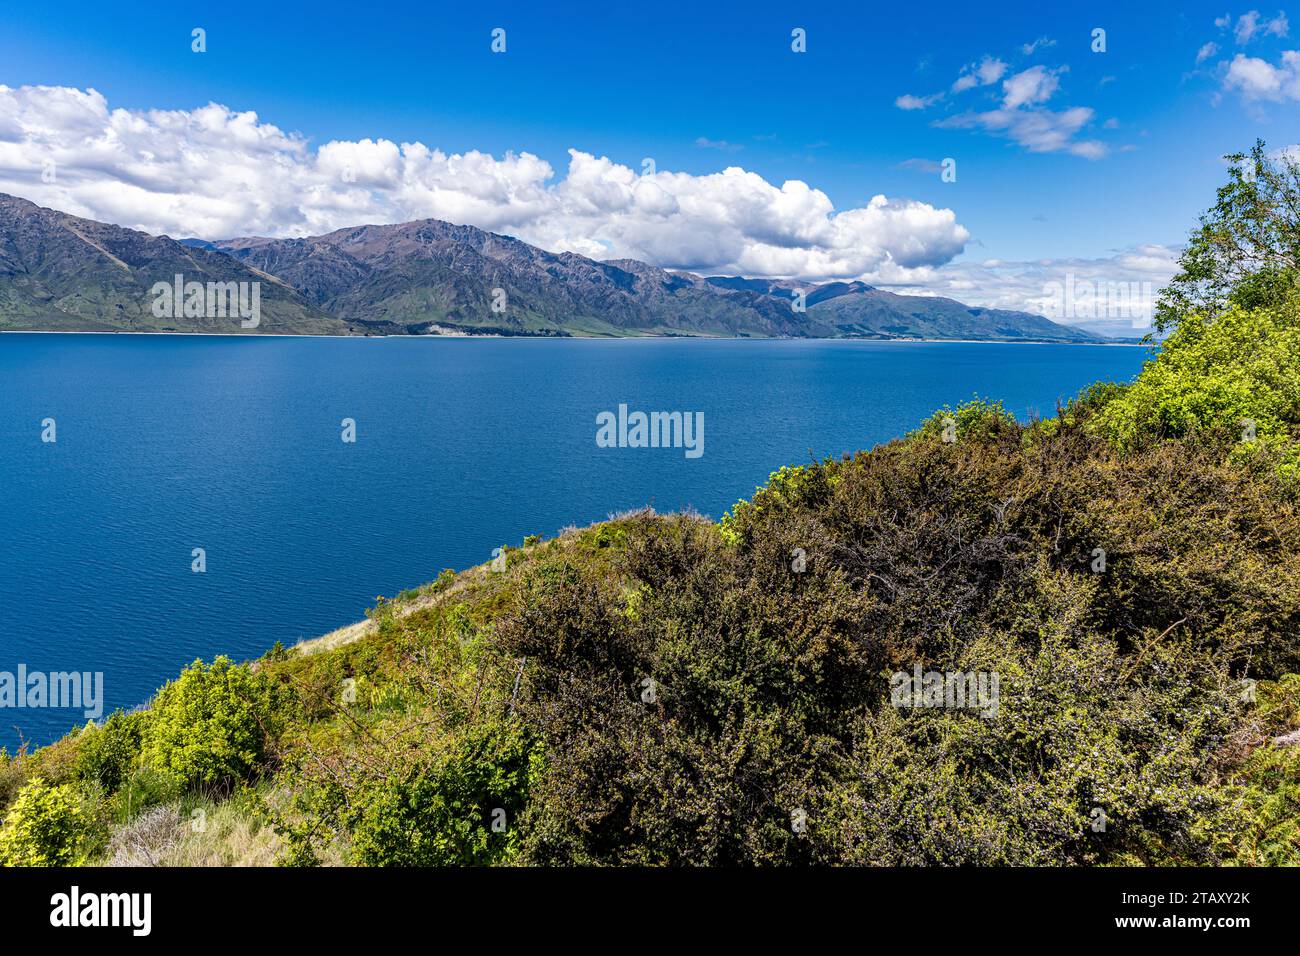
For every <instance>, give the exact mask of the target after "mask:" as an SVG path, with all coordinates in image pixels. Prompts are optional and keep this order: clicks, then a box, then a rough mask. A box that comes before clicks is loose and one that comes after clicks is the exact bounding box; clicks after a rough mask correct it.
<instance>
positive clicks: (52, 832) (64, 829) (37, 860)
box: [0, 777, 86, 866]
mask: <svg viewBox="0 0 1300 956" xmlns="http://www.w3.org/2000/svg"><path fill="white" fill-rule="evenodd" d="M85 829H86V821H85V817H84V814H83V810H82V807H81V802H80V801H79V800H78V798H77V794H76V792H75V791H74V790H73V788H72V787H70V786H66V785H64V786H57V787H51V786H49V785H48V784H47V783H46V782H45V781H44V780H42V779H41V778H39V777H37V778H34V779H33V780H31V781H30V782H29V783H28V784H27V785H26V786H25V787H23V788H22V790H20V791H19V792H18V796H17V797H16V798H15V799H14V802H13V804H12V805H10V807H9V811H8V813H7V814H6V815H5V820H4V825H3V826H0V864H3V865H4V866H68V865H70V864H71V863H73V862H74V861H75V860H76V858H77V856H78V850H79V845H80V843H81V840H82V837H83V835H84V832H85Z"/></svg>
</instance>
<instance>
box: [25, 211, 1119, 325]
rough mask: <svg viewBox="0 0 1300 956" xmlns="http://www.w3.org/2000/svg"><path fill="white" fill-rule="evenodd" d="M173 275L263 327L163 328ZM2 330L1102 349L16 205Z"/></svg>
mask: <svg viewBox="0 0 1300 956" xmlns="http://www.w3.org/2000/svg"><path fill="white" fill-rule="evenodd" d="M176 275H182V276H184V278H185V280H186V281H187V282H188V281H199V282H205V283H206V282H260V283H261V311H262V317H261V323H260V325H259V326H258V327H257V328H256V329H244V328H241V327H240V324H239V322H238V321H231V319H229V318H225V317H223V318H209V317H204V316H185V317H182V316H176V315H167V316H166V317H164V318H159V317H157V316H155V315H154V314H153V311H152V306H153V304H154V296H153V295H152V294H151V291H150V290H151V289H152V287H153V286H154V284H155V283H156V282H172V281H173V280H174V277H175V276H176ZM798 292H802V293H803V294H804V309H803V310H798V309H796V307H795V300H796V293H798ZM0 329H11V330H16V329H37V330H56V331H101V330H102V331H185V332H229V333H238V332H243V331H257V332H280V333H300V334H326V333H332V334H385V335H394V334H396V335H425V334H446V333H491V334H501V335H556V336H570V335H584V336H625V335H689V336H699V335H704V336H760V337H773V336H774V337H798V338H810V337H811V338H830V337H854V338H879V339H893V338H939V339H976V340H988V341H1052V342H1096V341H1101V340H1102V339H1101V338H1100V337H1099V336H1096V335H1093V334H1092V333H1090V332H1088V331H1085V330H1083V329H1078V328H1072V327H1069V326H1063V325H1058V324H1056V323H1054V322H1050V321H1048V320H1047V319H1045V318H1042V317H1041V316H1037V315H1031V314H1029V313H1025V312H1008V311H1003V310H998V309H982V308H971V307H968V306H965V305H962V304H961V303H959V302H955V301H953V300H951V299H942V298H935V297H927V296H904V295H896V294H894V293H892V292H885V291H883V290H880V289H875V288H872V287H871V286H868V285H866V284H864V283H861V282H829V283H823V284H820V285H817V284H811V283H797V282H793V281H790V280H767V279H744V278H728V277H711V278H703V277H701V276H697V275H692V274H689V273H680V272H670V271H667V270H664V269H660V268H657V267H655V266H651V265H648V264H646V263H644V262H638V261H636V260H632V259H620V260H611V261H608V262H597V261H596V260H594V259H588V258H586V257H585V256H580V255H576V254H574V253H570V252H565V253H550V252H546V251H545V250H542V249H538V248H537V247H536V246H531V245H529V244H527V243H525V242H521V241H520V240H518V239H514V238H511V237H509V236H500V235H496V234H495V233H491V232H485V231H483V230H481V229H476V228H474V227H472V226H457V225H452V224H451V223H447V222H442V221H440V220H436V219H424V220H419V221H416V222H408V223H402V224H398V225H390V226H356V227H352V228H349V229H340V230H338V231H336V232H332V233H329V234H328V235H323V236H311V237H307V238H302V239H267V238H257V237H253V238H243V239H226V240H220V241H215V242H214V241H207V240H203V239H184V240H180V241H176V240H173V239H170V238H168V237H166V236H162V237H158V236H150V235H148V234H146V233H142V232H137V231H134V230H130V229H123V228H120V227H118V226H113V225H108V224H106V223H99V222H95V221H93V220H89V219H81V218H78V217H76V216H70V215H67V214H65V213H61V212H57V211H55V210H51V209H44V208H41V207H39V206H36V205H34V204H32V203H30V202H27V201H26V200H23V199H18V198H15V197H12V196H4V195H0Z"/></svg>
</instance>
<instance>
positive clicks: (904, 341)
mask: <svg viewBox="0 0 1300 956" xmlns="http://www.w3.org/2000/svg"><path fill="white" fill-rule="evenodd" d="M0 335H109V336H122V335H157V336H177V337H182V338H206V339H353V340H358V341H365V340H367V339H383V340H385V341H388V340H392V341H401V340H412V341H426V340H429V339H443V340H456V339H500V340H502V341H505V340H512V341H519V340H527V341H545V342H557V341H558V342H638V341H648V342H680V341H696V342H698V341H703V342H878V343H881V344H890V343H894V344H901V345H931V344H936V343H940V344H942V343H948V344H956V345H1090V346H1097V345H1108V346H1120V347H1126V348H1147V347H1148V345H1149V344H1150V343H1147V342H1129V341H1124V340H1121V339H1109V340H1102V341H1099V342H1066V341H1059V340H1057V339H927V338H894V339H869V338H864V337H850V336H844V337H838V338H826V337H822V336H808V337H794V336H774V335H494V334H482V335H479V334H472V333H465V334H456V335H335V334H333V333H325V334H321V335H312V334H303V333H297V332H263V333H255V334H251V335H250V334H248V333H245V332H144V331H141V332H127V331H80V330H76V331H74V330H70V329H0ZM1155 344H1159V343H1155Z"/></svg>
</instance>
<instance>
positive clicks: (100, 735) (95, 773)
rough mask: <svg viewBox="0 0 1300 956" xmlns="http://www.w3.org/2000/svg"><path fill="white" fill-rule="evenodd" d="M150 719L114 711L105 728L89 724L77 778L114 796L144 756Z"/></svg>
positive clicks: (80, 755)
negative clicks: (143, 744) (143, 738)
mask: <svg viewBox="0 0 1300 956" xmlns="http://www.w3.org/2000/svg"><path fill="white" fill-rule="evenodd" d="M146 719H147V716H146V715H145V714H143V713H141V714H127V713H124V712H123V711H120V710H118V711H114V712H113V713H112V714H110V715H109V717H108V720H106V721H104V723H103V725H102V726H98V727H97V726H95V725H93V724H88V725H87V726H86V728H85V729H84V730H83V731H82V732H81V735H80V736H81V739H80V748H79V749H78V753H77V776H78V777H79V778H80V779H81V780H85V781H88V782H94V783H97V784H98V785H99V786H100V787H102V788H103V789H104V792H105V793H113V792H115V791H116V790H117V789H118V787H120V786H121V785H122V782H123V781H124V780H125V779H126V777H127V775H128V774H129V773H130V771H131V766H132V764H133V763H134V762H135V760H136V758H137V757H138V756H139V755H140V743H141V734H142V730H143V725H144V722H145V720H146Z"/></svg>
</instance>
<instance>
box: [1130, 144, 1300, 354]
mask: <svg viewBox="0 0 1300 956" xmlns="http://www.w3.org/2000/svg"><path fill="white" fill-rule="evenodd" d="M1225 158H1226V159H1227V160H1228V161H1229V162H1230V163H1231V166H1230V168H1229V173H1228V182H1227V184H1226V185H1224V186H1221V187H1220V188H1219V191H1218V200H1217V202H1215V204H1214V206H1213V208H1211V209H1210V210H1209V211H1208V212H1206V213H1205V214H1204V215H1203V216H1201V224H1200V227H1199V228H1197V229H1196V230H1195V231H1194V232H1193V233H1192V235H1191V237H1190V240H1189V241H1188V244H1187V248H1186V249H1184V250H1183V253H1182V255H1181V256H1180V257H1179V260H1178V264H1179V271H1178V274H1177V275H1175V276H1174V278H1173V279H1172V280H1171V281H1170V283H1169V286H1168V287H1167V288H1165V289H1162V290H1161V296H1160V301H1159V302H1158V303H1157V304H1156V314H1155V325H1156V328H1158V329H1160V330H1161V331H1167V330H1169V329H1171V328H1175V327H1177V326H1178V324H1179V323H1180V322H1181V321H1183V319H1185V318H1186V317H1187V316H1189V315H1190V314H1192V313H1193V312H1203V313H1205V314H1207V315H1209V316H1211V317H1213V316H1216V315H1218V314H1219V313H1220V312H1222V311H1223V310H1225V309H1227V308H1228V307H1230V306H1234V305H1235V306H1240V307H1242V308H1247V309H1250V308H1257V307H1270V306H1277V305H1280V304H1283V303H1285V302H1287V301H1288V300H1289V299H1290V298H1292V297H1294V296H1295V295H1296V290H1297V285H1296V283H1297V277H1300V166H1298V165H1297V157H1296V156H1295V155H1294V154H1293V153H1290V152H1286V151H1283V152H1280V153H1273V154H1269V153H1267V152H1265V149H1264V143H1263V142H1262V141H1258V142H1256V143H1255V145H1254V147H1253V148H1252V149H1251V151H1250V152H1249V153H1248V154H1247V153H1234V154H1232V155H1230V156H1227V157H1225Z"/></svg>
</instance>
